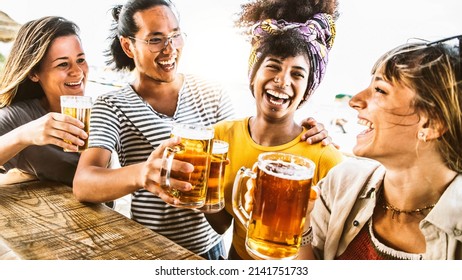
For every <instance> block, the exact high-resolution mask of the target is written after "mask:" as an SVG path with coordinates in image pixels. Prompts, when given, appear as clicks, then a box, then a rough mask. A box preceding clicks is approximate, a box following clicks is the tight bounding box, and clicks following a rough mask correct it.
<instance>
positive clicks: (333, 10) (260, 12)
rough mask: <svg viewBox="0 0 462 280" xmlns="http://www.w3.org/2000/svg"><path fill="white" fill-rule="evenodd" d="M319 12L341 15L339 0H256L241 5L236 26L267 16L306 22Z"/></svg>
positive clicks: (335, 18)
mask: <svg viewBox="0 0 462 280" xmlns="http://www.w3.org/2000/svg"><path fill="white" fill-rule="evenodd" d="M318 13H326V14H330V15H332V17H333V18H334V20H337V18H338V17H339V15H340V14H339V12H338V1H337V0H255V1H253V2H249V3H245V4H242V5H241V12H240V13H238V19H237V20H236V21H235V26H236V27H242V28H246V27H249V26H252V25H253V24H255V23H256V22H257V21H260V20H264V19H267V18H272V19H284V20H285V21H289V22H301V23H303V22H305V21H307V20H308V19H310V18H312V17H313V15H315V14H318Z"/></svg>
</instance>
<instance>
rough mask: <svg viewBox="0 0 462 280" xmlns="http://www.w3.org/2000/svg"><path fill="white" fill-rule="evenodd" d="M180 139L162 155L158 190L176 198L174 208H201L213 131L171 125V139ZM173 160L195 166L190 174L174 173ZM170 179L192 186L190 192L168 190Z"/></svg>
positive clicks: (189, 126)
mask: <svg viewBox="0 0 462 280" xmlns="http://www.w3.org/2000/svg"><path fill="white" fill-rule="evenodd" d="M173 136H179V137H181V143H180V144H179V145H177V146H175V147H172V148H170V147H169V148H167V149H165V151H164V155H163V159H162V170H161V186H162V188H163V189H164V190H166V191H167V192H168V193H169V194H170V195H171V196H173V197H175V198H178V200H179V201H180V204H179V205H173V206H176V207H184V208H200V207H202V206H203V205H204V203H205V196H206V193H207V179H208V175H209V168H210V156H211V152H212V141H213V140H212V139H213V136H214V129H213V127H211V126H207V127H206V126H200V125H195V124H174V125H173V129H172V137H173ZM173 159H177V160H181V161H186V162H189V163H191V164H192V165H194V171H193V172H192V173H182V172H173V171H172V163H173ZM171 178H174V179H177V180H181V181H187V182H189V183H191V185H192V189H191V190H190V191H185V192H183V191H180V190H177V189H175V188H172V187H171V184H170V181H171Z"/></svg>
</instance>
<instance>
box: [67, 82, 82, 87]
mask: <svg viewBox="0 0 462 280" xmlns="http://www.w3.org/2000/svg"><path fill="white" fill-rule="evenodd" d="M81 83H82V81H79V82H76V83H65V84H66V85H68V86H78V85H80V84H81Z"/></svg>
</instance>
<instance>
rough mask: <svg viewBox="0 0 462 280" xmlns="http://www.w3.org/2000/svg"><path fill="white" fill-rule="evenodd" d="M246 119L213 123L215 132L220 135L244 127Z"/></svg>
mask: <svg viewBox="0 0 462 280" xmlns="http://www.w3.org/2000/svg"><path fill="white" fill-rule="evenodd" d="M247 119H248V118H244V119H237V120H226V121H220V122H218V123H216V124H215V125H214V128H215V134H216V135H217V136H222V135H226V134H229V133H232V132H233V131H235V130H236V129H238V128H242V127H245V125H246V123H247Z"/></svg>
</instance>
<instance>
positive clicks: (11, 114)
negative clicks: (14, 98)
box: [0, 99, 46, 122]
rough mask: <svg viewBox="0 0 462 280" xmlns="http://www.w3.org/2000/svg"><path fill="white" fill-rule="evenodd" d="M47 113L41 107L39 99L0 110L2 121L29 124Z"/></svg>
mask: <svg viewBox="0 0 462 280" xmlns="http://www.w3.org/2000/svg"><path fill="white" fill-rule="evenodd" d="M45 114H46V111H45V110H44V109H43V108H42V107H41V105H40V100H39V99H31V100H27V101H21V102H18V103H14V104H12V105H10V106H7V107H4V108H1V109H0V120H1V121H2V122H3V121H7V120H8V121H16V122H21V121H25V122H29V121H32V120H35V119H38V118H40V117H41V116H43V115H45Z"/></svg>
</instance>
